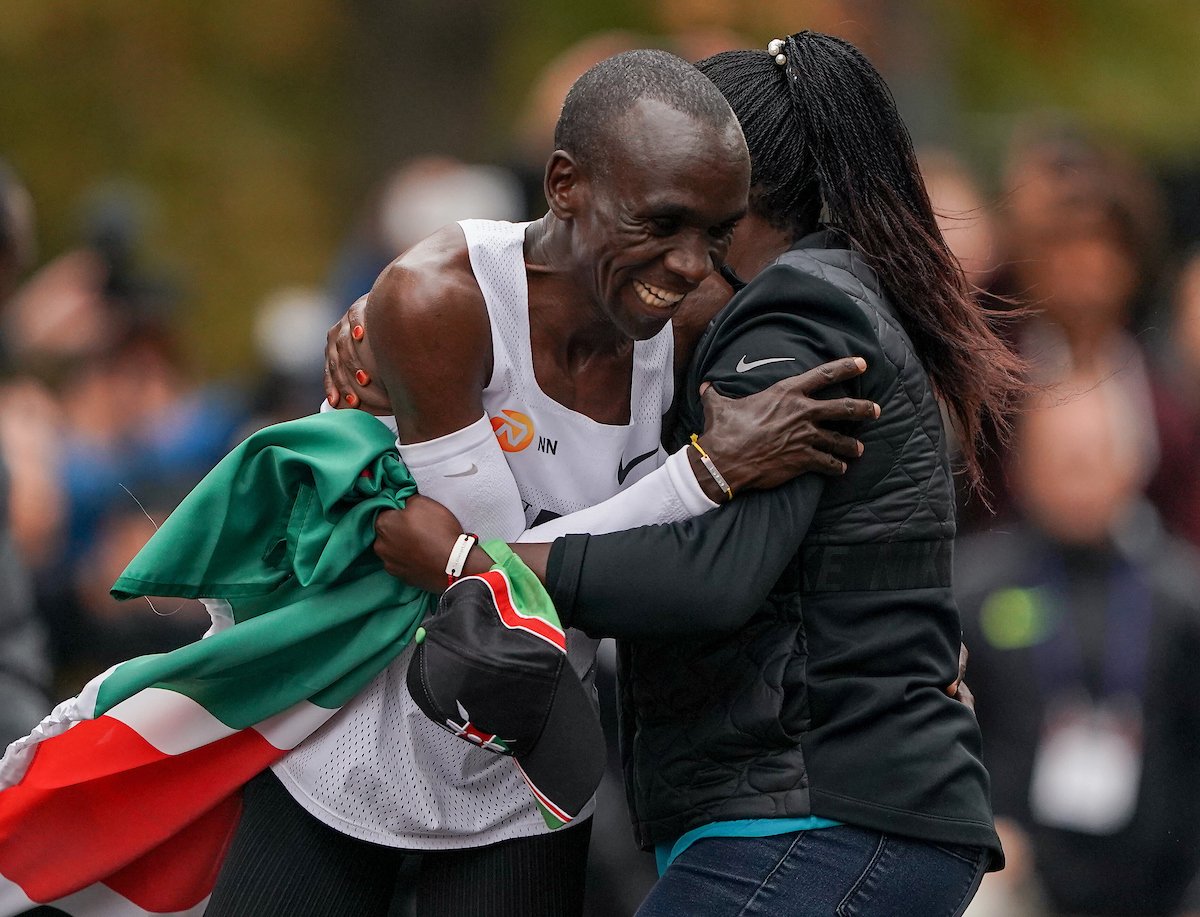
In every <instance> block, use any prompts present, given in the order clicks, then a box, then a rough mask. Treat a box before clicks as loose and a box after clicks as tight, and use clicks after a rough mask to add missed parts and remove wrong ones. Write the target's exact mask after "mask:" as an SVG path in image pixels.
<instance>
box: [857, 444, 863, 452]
mask: <svg viewBox="0 0 1200 917" xmlns="http://www.w3.org/2000/svg"><path fill="white" fill-rule="evenodd" d="M858 454H859V455H862V454H863V444H862V443H859V444H858Z"/></svg>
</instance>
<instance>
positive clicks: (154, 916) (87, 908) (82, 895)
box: [0, 875, 208, 917]
mask: <svg viewBox="0 0 1200 917" xmlns="http://www.w3.org/2000/svg"><path fill="white" fill-rule="evenodd" d="M39 903H41V902H37V901H31V900H30V899H29V897H28V896H27V895H26V894H25V892H23V891H21V887H20V886H19V885H17V884H16V883H15V882H12V881H10V880H9V879H7V878H5V877H4V876H2V875H0V917H14V915H16V914H20V913H21V912H22V911H26V910H29V909H30V908H32V907H36V906H37V905H38V904H39ZM47 903H49V904H50V905H52V906H53V907H56V908H59V909H60V910H62V911H65V912H66V913H68V914H71V915H74V917H200V915H201V914H203V913H204V909H205V908H206V907H208V898H205V899H204V900H203V901H201V902H200V903H199V904H197V905H196V906H195V907H192V908H188V909H187V910H186V911H171V912H170V913H169V914H163V913H159V912H156V911H147V910H145V909H144V908H140V907H138V906H137V905H136V904H134V903H133V902H132V901H129V900H128V899H126V898H122V897H121V896H120V895H118V894H117V893H116V892H115V891H113V890H112V889H111V888H109V887H108V886H107V885H101V884H100V883H99V882H97V883H96V884H95V885H89V886H88V887H87V888H84V889H81V890H80V891H77V892H76V893H75V894H73V895H67V897H65V898H59V899H58V900H57V901H50V902H47Z"/></svg>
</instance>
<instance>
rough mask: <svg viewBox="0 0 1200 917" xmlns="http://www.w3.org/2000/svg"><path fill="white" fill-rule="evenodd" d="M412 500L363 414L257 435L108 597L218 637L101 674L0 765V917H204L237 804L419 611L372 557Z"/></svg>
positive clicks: (427, 603) (182, 509)
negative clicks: (29, 914)
mask: <svg viewBox="0 0 1200 917" xmlns="http://www.w3.org/2000/svg"><path fill="white" fill-rule="evenodd" d="M414 491H415V488H414V486H413V482H412V479H411V477H410V476H409V475H408V472H407V469H405V468H404V465H403V464H402V463H401V461H400V459H399V456H398V455H397V454H396V451H395V446H394V440H393V434H392V433H391V431H390V430H388V429H387V428H386V427H385V426H384V425H383V424H382V423H380V422H379V421H377V420H376V419H375V418H373V417H371V416H369V415H367V414H364V413H361V412H358V411H336V412H328V413H325V414H320V415H315V416H313V417H308V418H304V419H302V420H299V421H292V422H290V423H285V424H279V425H276V426H273V427H268V428H266V429H265V430H262V431H260V432H258V433H256V434H254V435H253V436H251V437H250V438H249V439H248V440H246V442H244V443H242V444H241V445H240V446H238V447H237V448H236V449H235V450H234V451H233V452H231V453H230V455H229V456H227V457H226V458H225V459H224V460H223V461H222V462H221V463H220V464H219V465H218V466H217V468H215V469H214V470H213V471H212V472H211V473H210V474H209V475H208V476H207V477H206V478H205V479H204V481H202V482H201V484H200V485H198V486H197V488H196V489H195V490H194V491H193V492H192V493H191V494H189V496H188V497H187V498H186V499H185V500H184V502H183V503H182V504H180V506H179V508H178V509H177V510H176V511H175V512H174V513H173V514H172V515H171V516H170V518H168V519H167V521H166V522H165V523H164V524H163V526H162V528H161V529H160V530H159V531H158V532H157V533H156V534H155V535H154V537H153V538H152V539H151V540H150V542H149V543H148V544H147V545H146V547H145V548H144V549H143V550H142V551H141V552H140V553H139V554H138V556H137V557H136V558H135V559H134V560H133V562H132V563H131V564H130V565H129V567H128V568H127V569H126V571H125V572H124V574H123V575H122V576H121V577H120V579H118V581H117V582H116V584H115V585H114V587H113V594H114V595H115V596H117V597H118V598H131V597H135V596H142V595H151V596H181V597H188V598H202V599H205V600H206V604H209V605H210V611H215V612H217V613H216V614H214V620H221V619H222V618H227V619H229V620H230V621H231V622H232V625H231V626H227V627H224V628H222V629H218V628H217V627H216V625H214V629H213V631H210V633H209V634H208V635H206V637H205V639H202V640H199V641H197V642H196V643H194V644H190V645H188V646H185V647H182V648H180V649H178V650H175V651H173V652H170V653H165V654H159V655H153V656H144V657H140V658H137V659H133V660H131V661H129V662H125V663H122V664H120V665H117V666H114V667H113V668H112V669H110V670H109V671H107V672H105V673H103V674H102V675H99V676H97V677H96V678H95V679H93V680H92V681H91V682H90V683H89V684H88V685H87V686H86V688H85V689H84V690H83V691H82V692H81V693H80V694H79V696H77V697H74V698H71V699H70V700H68V701H65V702H64V703H62V704H60V705H59V706H58V707H56V708H55V710H54V711H53V712H52V713H51V715H50V716H49V717H47V718H46V719H45V720H44V721H43V722H42V723H41V724H40V725H39V726H38V728H37V729H35V730H34V732H33V733H32V734H31V735H29V736H27V737H25V738H23V739H21V740H18V741H17V742H15V743H13V744H12V745H11V746H9V749H8V751H7V752H6V754H5V756H4V757H3V759H0V915H8V914H15V913H19V912H20V911H22V910H24V909H26V908H29V907H31V906H33V905H35V904H41V903H52V904H53V905H54V906H55V907H57V908H59V909H61V910H63V911H65V912H66V913H68V914H77V915H101V914H103V915H112V917H117V915H130V917H132V915H144V914H180V915H182V914H198V913H201V912H202V911H203V909H204V906H205V903H206V901H207V898H208V895H209V893H210V892H211V890H212V887H213V884H214V882H215V879H216V875H217V872H218V870H219V868H220V864H221V861H222V858H223V856H224V853H225V851H226V849H227V846H228V844H229V841H230V839H231V837H232V834H233V830H234V828H235V827H236V824H237V818H238V815H239V812H240V787H241V786H242V785H243V784H244V783H245V782H246V781H247V780H249V779H250V778H251V777H252V776H254V775H255V774H257V773H259V772H260V771H262V770H263V769H264V768H266V767H267V766H269V765H270V764H271V763H272V762H273V761H275V760H277V759H278V758H279V757H281V756H282V755H283V754H284V753H286V752H287V751H288V750H289V749H291V748H293V747H295V746H296V745H298V744H299V743H300V742H301V741H303V740H304V739H305V738H306V737H307V736H309V735H311V733H312V732H313V731H314V730H316V729H317V728H319V727H320V726H321V724H323V723H324V722H325V721H326V720H328V719H329V717H331V716H332V715H333V714H334V713H335V712H336V711H337V710H338V708H339V707H340V706H341V705H342V704H344V703H345V702H346V701H348V700H349V699H350V698H351V697H353V696H354V695H355V694H356V693H357V692H358V691H360V690H361V689H362V688H363V687H364V686H365V685H366V684H367V683H368V682H369V681H370V680H371V679H372V678H373V677H374V676H375V675H376V674H378V673H379V672H380V671H381V670H382V669H383V668H384V667H385V666H386V665H387V664H388V663H389V662H390V661H391V660H393V659H394V658H395V657H396V656H397V655H398V654H399V652H400V651H401V650H402V649H403V648H404V646H405V645H406V644H407V643H408V641H409V640H410V638H411V637H412V635H413V634H414V633H415V631H416V629H417V627H418V625H419V624H420V621H421V619H422V618H423V617H424V615H425V614H426V613H427V612H428V611H429V610H430V609H431V608H432V607H433V604H434V599H433V597H432V596H431V595H429V594H428V593H425V592H422V591H420V590H417V589H415V588H412V587H409V586H406V585H405V584H403V583H401V582H399V581H397V580H395V579H394V578H392V577H391V576H389V575H388V574H387V573H386V571H384V570H383V567H382V565H381V564H380V562H379V561H378V559H377V558H376V556H375V554H374V552H373V551H372V550H371V544H372V541H373V539H374V519H375V516H376V514H377V513H378V512H379V511H380V510H381V509H384V508H401V507H402V506H403V504H404V500H405V499H406V498H407V497H408V496H410V495H411V494H412V493H413V492H414Z"/></svg>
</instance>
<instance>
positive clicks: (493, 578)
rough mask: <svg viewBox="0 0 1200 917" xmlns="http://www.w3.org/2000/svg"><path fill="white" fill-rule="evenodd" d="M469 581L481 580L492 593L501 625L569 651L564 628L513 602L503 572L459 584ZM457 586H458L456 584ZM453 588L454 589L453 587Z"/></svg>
mask: <svg viewBox="0 0 1200 917" xmlns="http://www.w3.org/2000/svg"><path fill="white" fill-rule="evenodd" d="M468 579H481V580H483V582H484V584H485V585H486V586H487V587H488V590H489V591H490V592H491V593H492V598H493V600H494V601H495V603H496V609H497V611H499V613H500V621H501V623H502V624H503V625H504V626H505V627H507V628H508V629H509V630H523V631H526V632H527V633H530V634H533V635H534V636H535V637H540V638H541V639H542V640H545V641H546V642H547V643H549V644H550V645H551V646H554V647H556V648H557V649H558V650H559V651H560V652H563V653H565V652H566V651H567V637H566V634H564V633H563V631H562V628H559V627H555V626H554V625H553V624H551V623H550V622H549V621H547V620H546V619H545V618H541V617H538V616H537V615H528V614H525V613H524V612H522V611H521V610H520V609H519V608H517V607H516V605H514V604H513V601H512V592H511V590H510V589H509V585H508V577H507V576H506V575H505V574H504V571H502V570H489V571H488V572H487V573H479V574H476V576H471V577H464V579H462V580H459V582H464V581H465V580H468ZM456 585H457V584H456ZM451 588H453V587H451Z"/></svg>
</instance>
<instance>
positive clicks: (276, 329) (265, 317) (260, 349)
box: [237, 287, 349, 441]
mask: <svg viewBox="0 0 1200 917" xmlns="http://www.w3.org/2000/svg"><path fill="white" fill-rule="evenodd" d="M348 305H349V302H345V303H340V302H338V301H336V300H334V299H332V298H331V297H330V296H328V295H326V294H325V293H322V292H320V291H318V290H310V289H306V288H304V287H291V288H287V289H282V290H276V291H275V292H273V293H271V294H270V295H269V296H268V297H267V298H266V299H264V300H263V301H262V302H261V303H260V304H259V306H258V309H257V310H256V311H255V314H254V347H255V351H256V352H257V354H258V358H259V363H260V365H261V367H262V373H263V374H262V377H261V379H260V381H259V383H258V386H257V394H256V396H255V398H254V403H253V404H252V405H251V411H252V416H251V417H250V419H249V421H248V429H244V430H242V431H241V432H240V433H239V435H238V436H237V439H238V440H239V441H240V440H242V439H245V438H246V436H248V435H249V434H250V433H251V432H253V430H257V429H261V428H262V427H265V426H267V425H268V424H272V423H279V422H281V421H284V420H293V419H295V418H297V417H302V416H304V415H306V414H312V413H314V412H315V411H317V410H318V409H319V408H320V406H321V400H322V399H323V398H324V397H325V391H324V389H323V388H322V385H321V379H322V365H321V364H322V361H323V360H324V358H325V333H326V331H328V330H329V326H330V324H331V321H330V318H329V317H330V315H333V314H336V313H337V312H339V311H341V310H344V309H345V308H346V306H348Z"/></svg>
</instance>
